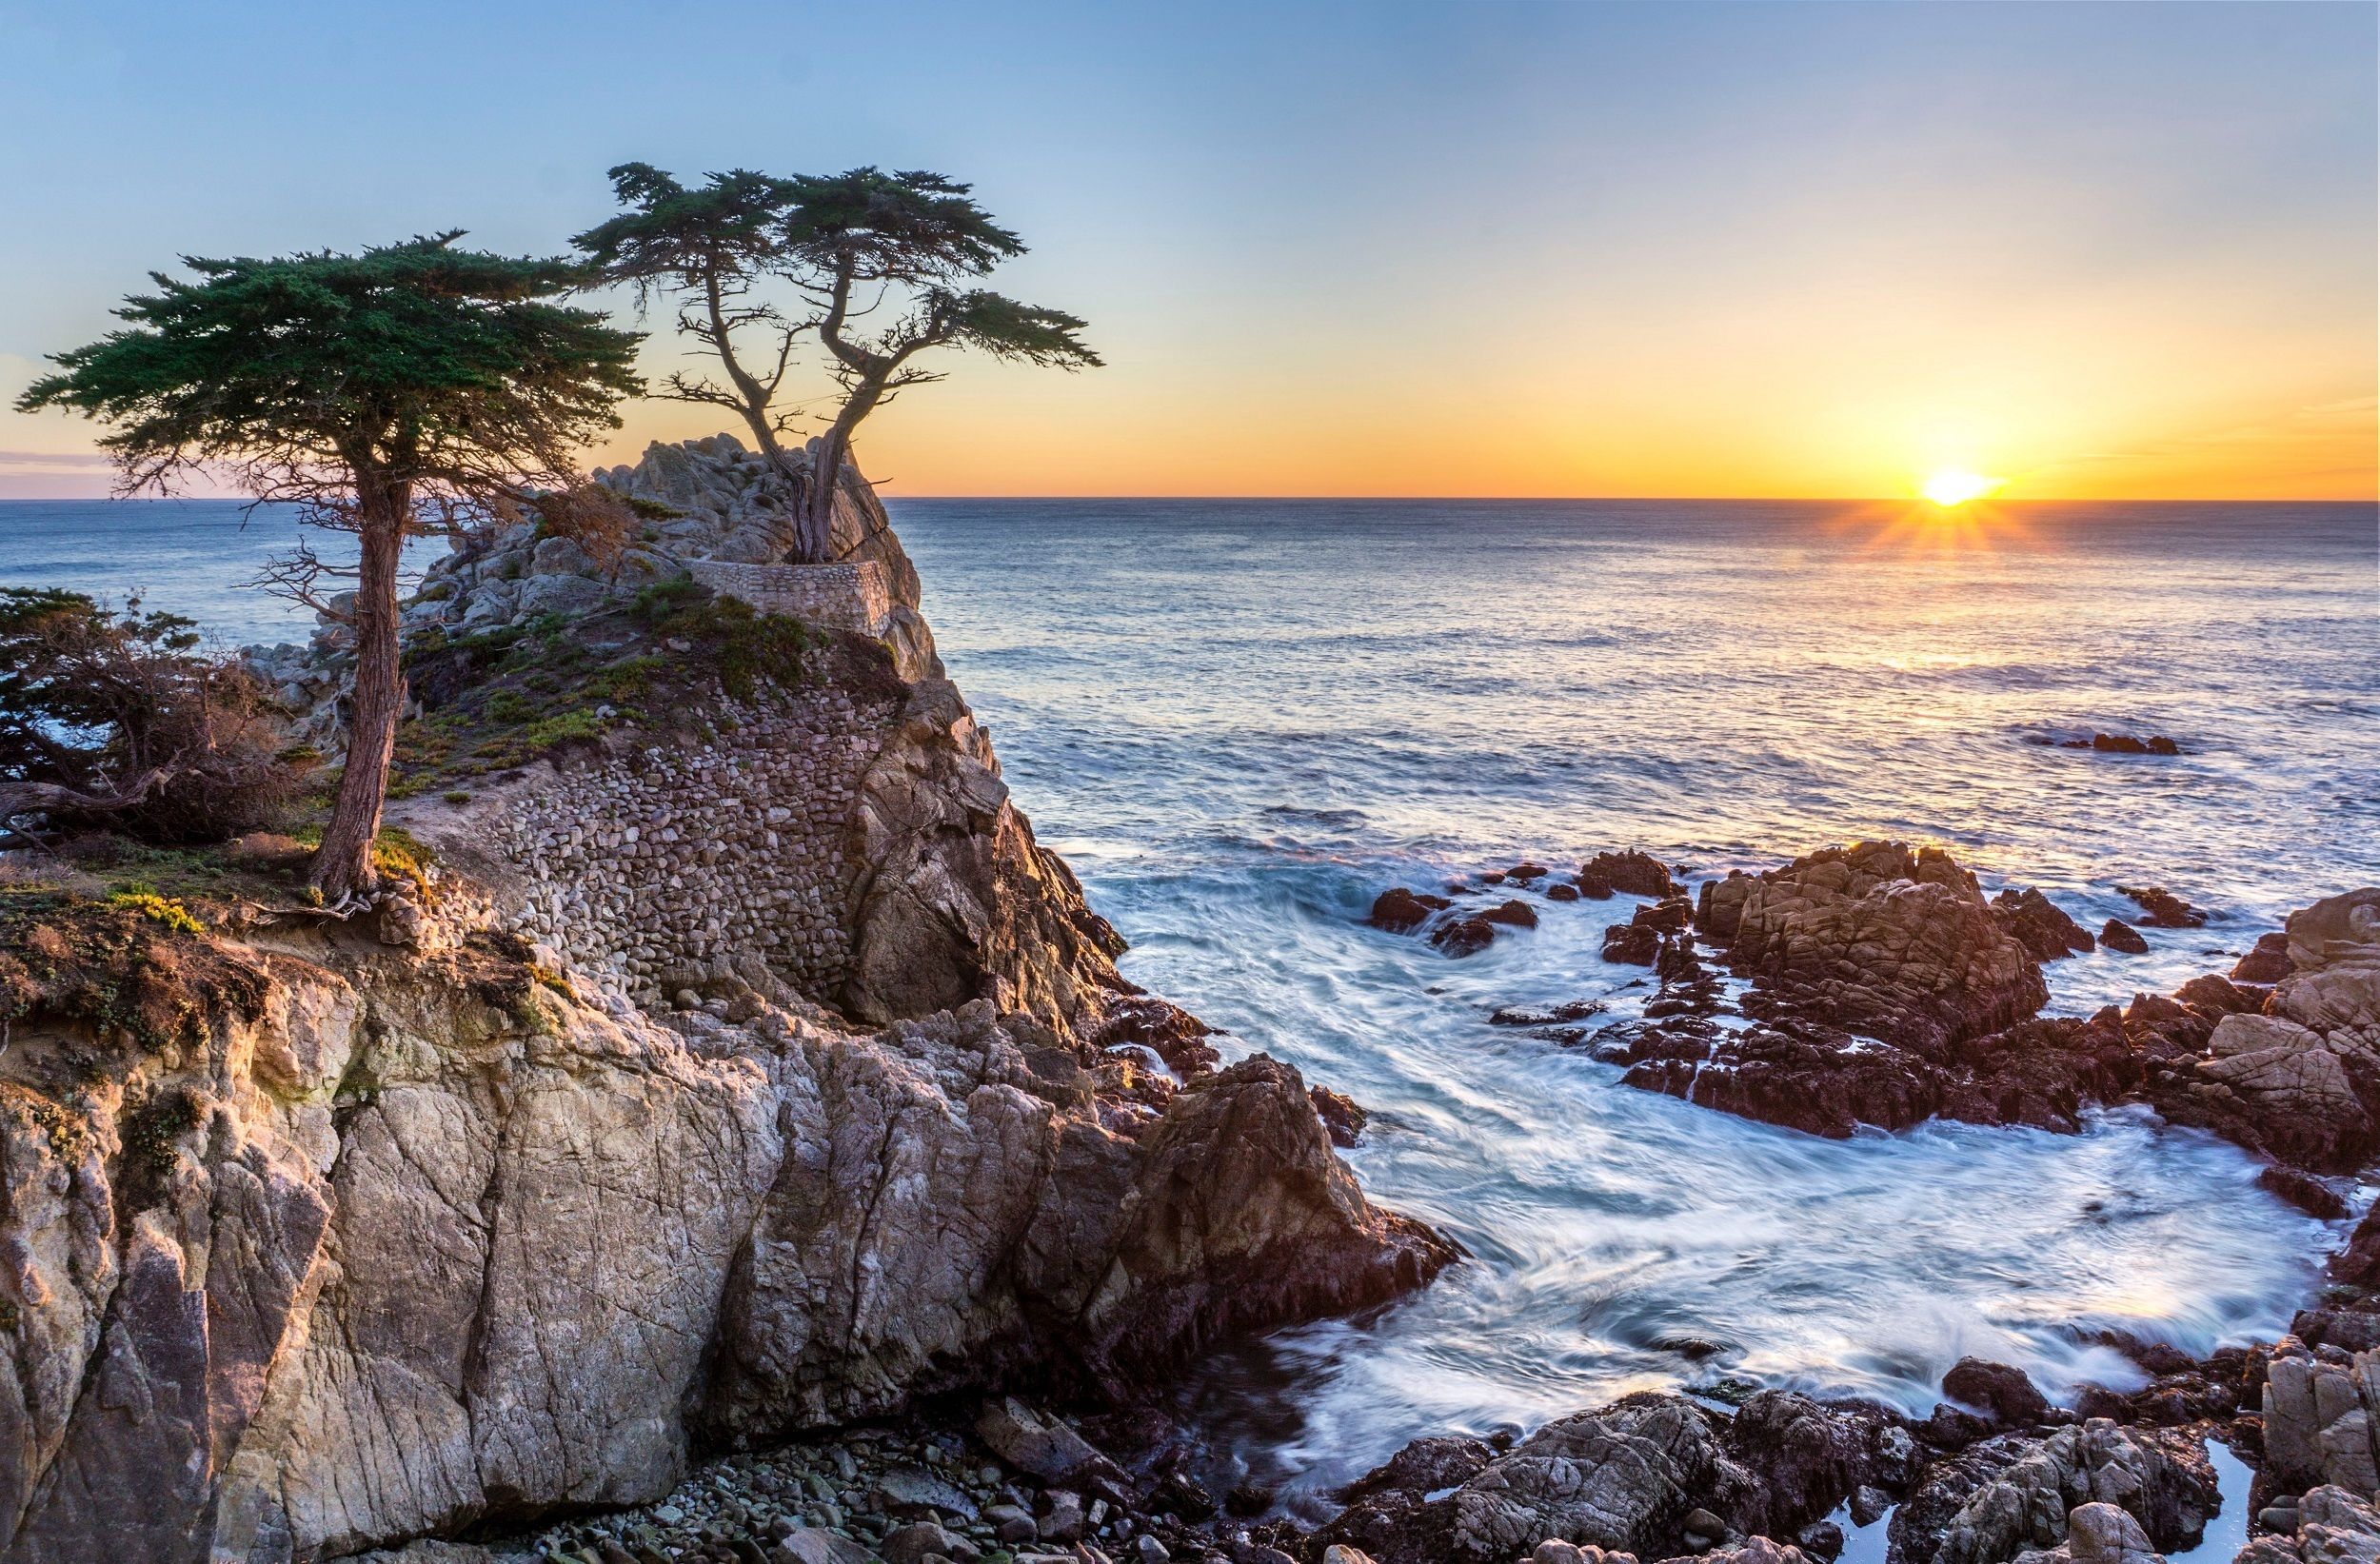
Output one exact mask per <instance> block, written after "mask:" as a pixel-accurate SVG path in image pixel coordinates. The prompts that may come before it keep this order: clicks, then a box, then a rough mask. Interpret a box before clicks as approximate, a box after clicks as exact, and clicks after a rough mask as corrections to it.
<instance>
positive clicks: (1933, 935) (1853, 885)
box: [1703, 842, 2049, 1046]
mask: <svg viewBox="0 0 2380 1564" xmlns="http://www.w3.org/2000/svg"><path fill="white" fill-rule="evenodd" d="M1703 921H1704V922H1705V924H1706V926H1708V927H1710V928H1711V929H1713V930H1714V932H1718V933H1720V934H1722V937H1723V938H1725V939H1726V940H1728V941H1729V945H1728V961H1729V964H1730V965H1731V966H1732V967H1734V968H1735V970H1736V971H1737V972H1739V973H1741V974H1743V975H1744V976H1747V977H1750V978H1753V979H1755V980H1756V981H1761V982H1764V983H1765V984H1767V985H1769V986H1770V987H1771V988H1773V989H1774V990H1775V992H1776V993H1777V995H1778V999H1777V1000H1776V1005H1777V1008H1778V1009H1779V1010H1780V1011H1783V1012H1793V1011H1804V1012H1806V1011H1809V1010H1812V1009H1814V1008H1822V1009H1823V1011H1824V1019H1825V1020H1827V1021H1828V1022H1830V1023H1831V1024H1833V1025H1836V1026H1841V1027H1846V1028H1852V1029H1857V1030H1864V1031H1871V1032H1874V1033H1878V1034H1881V1035H1885V1036H1888V1037H1890V1038H1892V1039H1894V1040H1895V1041H1908V1042H1915V1043H1919V1044H1934V1045H1936V1046H1938V1045H1942V1044H1948V1043H1954V1042H1958V1041H1962V1040H1964V1039H1969V1038H1974V1037H1980V1036H1982V1035H1984V1034H1985V1033H1988V1032H1993V1031H1997V1030H1998V1029H2000V1028H2001V1027H2004V1026H2010V1025H2013V1024H2014V1023H2015V1022H2017V1021H2020V1020H2026V1019H2028V1018H2029V1017H2031V1016H2032V1015H2033V1013H2034V1012H2036V1011H2038V1010H2039V1009H2040V1008H2041V1006H2042V1005H2043V1004H2044V1003H2045V1002H2047V1000H2048V998H2049V992H2048V990H2047V989H2046V988H2045V987H2044V986H2043V984H2042V980H2041V972H2040V967H2039V963H2038V962H2037V961H2036V960H2034V959H2033V956H2032V954H2031V952H2029V951H2028V950H2027V949H2026V948H2025V945H2024V944H2023V942H2022V941H2021V940H2018V939H2017V938H2016V937H2015V936H2014V935H2013V934H2011V933H2010V932H2009V931H2008V930H2007V929H2006V928H2005V927H2004V926H2003V924H2002V922H2001V921H2000V920H1998V919H1996V918H1994V917H1993V909H1992V905H1991V903H1989V902H1988V901H1985V900H1984V898H1983V893H1982V891H1981V890H1980V889H1979V888H1978V887H1977V886H1976V884H1975V879H1974V876H1973V875H1971V874H1969V873H1968V872H1967V871H1966V870H1965V869H1963V868H1961V867H1960V866H1959V865H1958V863H1957V861H1955V860H1954V859H1953V858H1952V857H1951V856H1950V855H1949V854H1948V853H1945V852H1942V851H1941V850H1940V849H1938V848H1933V847H1926V848H1920V849H1918V850H1917V851H1915V852H1914V853H1913V852H1912V851H1911V850H1910V849H1909V848H1907V847H1905V846H1903V845H1901V844H1900V843H1898V842H1857V843H1854V845H1852V846H1849V847H1831V848H1828V849H1826V850H1824V851H1822V852H1817V853H1813V854H1811V855H1809V856H1808V857H1806V858H1800V859H1796V860H1795V861H1793V862H1792V863H1790V864H1788V865H1786V866H1785V867H1784V868H1782V869H1776V870H1772V871H1770V872H1769V873H1767V874H1763V875H1747V876H1742V877H1737V878H1732V879H1729V880H1724V881H1717V882H1716V883H1715V884H1714V885H1713V886H1712V887H1711V894H1710V898H1709V903H1708V911H1707V913H1706V914H1705V915H1704V919H1703Z"/></svg>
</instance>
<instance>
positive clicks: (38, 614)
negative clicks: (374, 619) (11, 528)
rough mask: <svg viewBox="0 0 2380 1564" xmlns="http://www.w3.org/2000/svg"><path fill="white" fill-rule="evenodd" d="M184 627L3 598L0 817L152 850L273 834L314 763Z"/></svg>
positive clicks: (36, 599)
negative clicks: (90, 832)
mask: <svg viewBox="0 0 2380 1564" xmlns="http://www.w3.org/2000/svg"><path fill="white" fill-rule="evenodd" d="M197 646H198V635H197V632H196V630H195V628H194V627H193V625H192V624H191V622H190V621H188V620H187V619H183V618H181V617H179V616H178V615H174V614H163V613H151V612H144V611H142V609H141V606H140V603H139V601H138V600H137V599H134V600H133V601H132V602H130V603H129V604H127V605H126V606H125V607H124V608H122V609H120V610H117V609H109V608H104V607H102V606H100V605H99V604H95V603H93V602H92V601H91V600H90V599H89V598H88V597H85V596H84V595H82V594H81V593H79V592H65V591H58V590H55V589H50V588H34V587H21V586H10V587H0V818H5V819H6V821H7V822H10V823H14V822H18V821H21V820H24V819H27V818H33V819H40V820H43V821H45V822H47V823H49V824H50V825H52V826H80V825H90V824H94V823H103V822H104V823H106V824H109V826H111V827H112V828H114V829H116V830H119V831H123V832H126V833H128V834H129V835H132V836H134V837H138V838H142V839H145V840H149V841H220V840H222V839H223V838H225V837H228V836H230V835H232V834H234V833H236V832H239V831H243V830H248V829H251V828H253V827H255V826H258V825H262V824H267V823H270V822H272V821H273V820H274V818H275V817H276V816H277V815H278V814H279V813H280V812H281V810H282V809H283V808H284V807H285V806H286V805H287V804H288V802H289V800H290V799H291V798H292V797H293V796H294V795H295V794H296V792H297V791H298V789H299V785H300V779H301V777H302V776H303V774H304V772H305V771H306V770H307V769H308V767H309V765H310V762H311V757H310V756H309V755H307V754H303V753H300V752H298V751H295V750H285V749H284V747H283V746H282V743H281V734H280V731H279V728H278V725H277V724H276V723H275V722H274V721H273V719H272V716H271V713H270V707H269V702H268V698H267V696H266V693H265V691H264V690H263V689H262V688H261V687H260V686H259V685H258V684H257V683H256V682H255V681H254V680H253V679H251V678H249V677H248V674H247V673H246V672H245V671H243V670H242V669H240V668H239V667H237V666H236V665H234V664H232V663H229V662H228V661H225V660H222V659H217V658H212V657H208V656H205V655H203V654H201V653H200V652H199V651H198V650H197V649H196V648H197Z"/></svg>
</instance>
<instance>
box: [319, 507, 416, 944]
mask: <svg viewBox="0 0 2380 1564" xmlns="http://www.w3.org/2000/svg"><path fill="white" fill-rule="evenodd" d="M357 493H358V499H359V502H360V504H359V506H358V508H359V510H360V512H361V516H362V522H363V529H362V530H363V542H364V558H363V563H362V566H361V569H360V571H359V572H358V576H357V580H356V585H355V701H354V704H353V706H352V708H351V709H350V711H349V713H348V718H347V771H346V773H345V774H344V775H342V776H341V777H340V779H339V797H338V800H337V802H334V803H333V804H332V805H331V810H330V822H329V823H328V824H327V825H325V826H324V827H323V844H322V846H321V848H320V849H319V850H318V851H316V853H315V854H314V863H313V867H312V870H311V872H310V873H309V875H308V880H309V881H310V882H311V883H312V884H313V885H314V886H315V888H316V889H318V890H320V891H321V892H322V894H323V900H325V901H330V902H334V903H335V902H338V901H344V900H346V899H347V898H348V897H350V896H356V895H361V894H363V893H366V892H368V891H369V890H371V889H372V887H373V884H374V882H375V881H376V880H377V878H378V877H377V875H376V874H375V873H374V871H373V869H372V843H373V841H376V840H377V839H378V838H379V836H380V810H381V805H382V804H383V803H384V802H387V797H388V762H389V761H390V760H391V758H392V757H393V756H394V755H395V753H396V747H397V717H398V714H399V713H400V712H401V711H402V710H403V708H404V705H405V674H404V671H403V669H402V668H401V667H400V666H399V664H398V660H397V560H398V557H399V555H400V554H401V553H402V552H403V551H404V548H405V520H406V513H407V510H408V509H409V508H410V506H411V503H412V496H411V494H410V493H409V492H408V488H407V485H403V484H393V483H387V482H377V483H376V482H374V481H371V480H365V481H363V482H362V483H360V484H359V485H358V489H357Z"/></svg>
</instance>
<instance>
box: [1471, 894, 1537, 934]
mask: <svg viewBox="0 0 2380 1564" xmlns="http://www.w3.org/2000/svg"><path fill="white" fill-rule="evenodd" d="M1479 916H1480V917H1482V918H1484V919H1486V920H1487V921H1489V922H1491V923H1502V924H1505V925H1507V926H1509V927H1512V928H1517V929H1533V928H1536V927H1537V908H1535V907H1533V906H1531V905H1529V903H1528V902H1526V901H1506V902H1503V903H1502V904H1500V905H1498V906H1494V907H1490V908H1489V909H1488V910H1487V911H1485V912H1483V913H1481V914H1479Z"/></svg>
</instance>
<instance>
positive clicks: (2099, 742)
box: [2058, 733, 2182, 755]
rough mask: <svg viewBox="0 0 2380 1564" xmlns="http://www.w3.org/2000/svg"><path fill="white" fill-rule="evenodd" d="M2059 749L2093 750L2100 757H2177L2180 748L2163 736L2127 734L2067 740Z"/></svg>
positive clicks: (2110, 734) (2108, 734)
mask: <svg viewBox="0 0 2380 1564" xmlns="http://www.w3.org/2000/svg"><path fill="white" fill-rule="evenodd" d="M2058 747H2059V748H2060V749H2095V750H2097V751H2098V752H2099V753H2100V754H2102V755H2179V754H2180V753H2181V752H2182V746H2181V745H2179V744H2177V743H2175V742H2173V741H2172V740H2171V739H2169V738H2167V737H2166V736H2165V735H2164V734H2162V733H2158V734H2152V735H2151V736H2150V737H2148V738H2146V739H2140V738H2135V737H2133V736H2132V734H2129V733H2094V734H2092V736H2091V737H2090V738H2088V739H2068V740H2066V741H2064V742H2062V743H2060V744H2059V745H2058Z"/></svg>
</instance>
